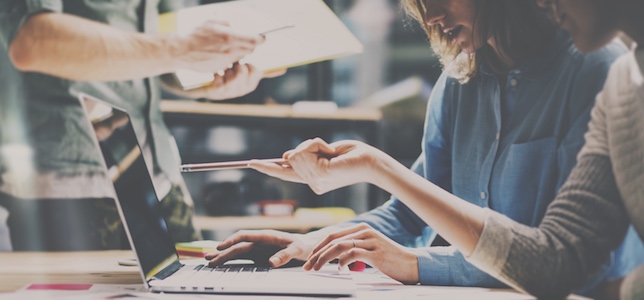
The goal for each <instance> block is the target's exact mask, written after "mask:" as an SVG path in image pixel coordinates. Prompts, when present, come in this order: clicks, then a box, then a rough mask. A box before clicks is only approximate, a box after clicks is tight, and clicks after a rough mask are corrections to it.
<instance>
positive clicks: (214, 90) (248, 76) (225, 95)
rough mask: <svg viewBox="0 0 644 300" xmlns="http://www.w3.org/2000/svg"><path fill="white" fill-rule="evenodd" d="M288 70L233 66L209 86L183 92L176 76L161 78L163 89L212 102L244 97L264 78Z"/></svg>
mask: <svg viewBox="0 0 644 300" xmlns="http://www.w3.org/2000/svg"><path fill="white" fill-rule="evenodd" d="M285 73H286V69H284V70H279V71H274V72H271V73H262V72H260V71H259V70H258V69H257V68H255V67H253V66H252V65H242V64H239V63H235V64H233V66H232V68H230V69H227V70H226V71H225V72H223V73H221V74H215V78H214V80H213V81H212V83H210V84H209V85H206V86H203V87H199V88H196V89H191V90H183V89H182V88H181V87H179V83H178V82H177V81H176V79H175V78H174V76H171V75H169V74H166V75H163V76H161V79H162V85H163V88H164V89H166V90H168V91H170V92H172V93H174V94H176V95H180V96H183V97H187V98H193V99H198V98H206V99H210V100H225V99H231V98H237V97H241V96H244V95H246V94H248V93H250V92H252V91H254V90H255V89H256V88H257V85H258V84H259V81H260V80H261V79H262V78H273V77H277V76H281V75H284V74H285Z"/></svg>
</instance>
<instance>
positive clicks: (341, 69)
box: [164, 0, 441, 234]
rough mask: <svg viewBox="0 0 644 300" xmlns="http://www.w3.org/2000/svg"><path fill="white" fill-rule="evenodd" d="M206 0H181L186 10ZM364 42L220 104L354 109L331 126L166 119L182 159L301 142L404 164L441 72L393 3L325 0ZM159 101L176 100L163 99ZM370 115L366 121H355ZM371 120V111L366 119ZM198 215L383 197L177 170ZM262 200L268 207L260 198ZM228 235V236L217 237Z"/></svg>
mask: <svg viewBox="0 0 644 300" xmlns="http://www.w3.org/2000/svg"><path fill="white" fill-rule="evenodd" d="M214 2H223V1H212V0H202V1H198V0H185V6H193V5H199V4H208V3H214ZM325 3H326V4H327V5H328V6H329V7H330V8H331V9H332V10H333V11H334V12H335V13H336V14H337V15H338V17H339V18H340V19H341V20H342V21H343V22H344V23H345V24H346V26H347V27H348V28H349V29H350V30H351V32H353V34H354V35H355V36H356V37H357V38H358V39H359V40H360V42H361V43H362V44H363V46H364V52H363V53H362V54H358V55H353V56H350V57H346V58H341V59H336V60H332V61H326V62H321V63H315V64H310V65H306V66H301V67H296V68H291V69H289V70H288V72H287V73H286V75H284V76H281V77H278V78H274V79H265V80H263V81H262V82H261V84H260V86H259V88H258V89H257V90H256V91H255V92H253V93H252V94H250V95H248V96H245V97H243V98H239V99H230V100H226V101H223V102H220V103H228V104H256V105H291V104H294V103H297V102H299V101H324V102H328V104H330V103H334V104H335V105H337V107H338V109H339V110H342V109H345V108H346V109H352V111H353V112H358V113H357V114H356V118H355V120H354V119H352V117H351V114H349V116H348V117H343V118H342V119H335V120H323V119H316V120H311V119H298V118H290V119H288V120H285V119H276V118H264V117H261V116H260V117H258V116H256V115H255V116H243V115H241V116H239V115H238V116H225V115H222V116H216V117H209V118H194V117H189V118H186V117H185V116H184V117H182V116H180V115H175V114H172V113H169V114H168V115H167V116H166V121H167V123H168V126H169V127H170V129H171V132H172V133H173V135H174V137H175V139H176V140H177V144H178V145H179V152H180V153H181V157H182V160H183V163H199V162H216V161H229V160H245V159H252V158H273V157H281V155H282V153H283V152H284V151H286V150H289V149H292V148H293V147H295V146H297V145H298V144H299V143H301V142H302V141H304V140H306V139H310V138H315V137H322V138H323V139H325V140H326V141H329V142H332V141H337V140H342V139H357V140H361V141H365V142H367V143H369V144H371V145H374V146H376V147H378V148H380V149H383V150H384V151H386V152H387V153H389V154H390V155H392V156H393V157H394V158H396V159H398V160H399V161H400V162H402V163H403V164H405V165H407V166H410V165H411V164H412V163H413V161H414V160H415V159H416V158H417V157H418V155H419V153H420V142H421V138H422V131H423V126H422V124H423V119H424V114H425V106H426V103H427V99H428V97H429V94H430V92H431V87H432V85H433V83H434V82H435V81H436V79H437V78H438V76H439V75H440V72H441V69H440V65H439V62H438V61H437V59H436V57H435V56H434V55H433V53H432V51H431V48H430V46H429V43H428V41H427V37H426V36H425V34H424V32H423V30H422V29H421V28H420V27H419V26H418V24H416V23H415V21H413V20H411V19H410V18H408V17H406V16H405V14H404V12H403V10H402V8H401V6H400V3H399V1H397V0H325ZM164 98H165V99H178V97H175V96H173V95H171V94H165V95H164ZM373 111H377V112H380V115H379V116H377V117H370V118H367V120H365V119H364V118H362V119H361V118H360V115H362V114H367V112H373ZM369 115H370V116H372V115H373V114H369ZM184 178H185V181H186V184H187V185H188V189H189V190H190V191H191V195H192V197H193V199H194V200H195V206H196V209H197V214H198V215H203V216H245V215H256V214H261V213H265V211H263V210H262V208H263V206H262V205H261V204H265V203H275V202H278V203H290V204H292V205H293V206H295V207H300V208H317V207H346V208H350V209H352V210H353V211H354V212H355V213H358V214H359V213H362V212H365V211H367V210H369V209H371V208H373V207H376V206H377V205H380V204H382V203H384V202H385V201H386V200H387V199H388V198H389V195H387V194H385V193H384V192H382V191H380V190H378V189H377V188H375V187H373V186H369V185H367V184H359V185H356V186H351V187H347V188H344V189H341V190H338V191H334V192H330V193H328V194H325V195H321V196H317V195H315V194H314V193H312V192H311V191H310V189H309V188H308V187H307V186H304V185H300V184H292V183H285V182H281V181H280V180H276V179H272V178H269V177H267V176H264V175H262V174H260V173H258V172H255V171H253V170H228V171H213V172H202V173H186V174H184ZM267 201H268V202H267ZM222 234H227V233H222Z"/></svg>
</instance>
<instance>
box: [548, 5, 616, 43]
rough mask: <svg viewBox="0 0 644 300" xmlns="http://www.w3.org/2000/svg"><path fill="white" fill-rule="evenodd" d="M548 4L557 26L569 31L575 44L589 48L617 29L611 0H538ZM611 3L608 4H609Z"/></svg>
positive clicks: (607, 38)
mask: <svg viewBox="0 0 644 300" xmlns="http://www.w3.org/2000/svg"><path fill="white" fill-rule="evenodd" d="M537 2H538V3H539V5H541V6H543V7H546V8H551V9H552V11H553V13H554V14H555V19H556V20H558V22H559V24H560V25H561V27H563V28H564V29H566V30H567V31H569V32H570V34H571V35H572V37H573V40H574V42H575V46H577V48H578V49H579V50H581V51H584V52H591V51H593V50H597V49H598V48H601V47H602V46H604V45H606V44H607V43H608V42H610V41H611V40H612V39H613V38H614V37H615V36H616V35H617V33H618V28H619V25H618V21H619V13H618V11H617V10H616V7H617V5H616V4H615V3H614V0H538V1H537ZM611 3H612V4H611Z"/></svg>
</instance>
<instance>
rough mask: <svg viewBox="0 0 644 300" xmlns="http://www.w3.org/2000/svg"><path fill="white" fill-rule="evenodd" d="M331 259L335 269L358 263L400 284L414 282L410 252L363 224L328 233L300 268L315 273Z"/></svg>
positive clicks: (414, 258) (415, 259) (415, 273)
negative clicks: (365, 264) (334, 263)
mask: <svg viewBox="0 0 644 300" xmlns="http://www.w3.org/2000/svg"><path fill="white" fill-rule="evenodd" d="M335 258H338V267H339V268H342V267H344V266H347V265H349V264H350V263H352V262H355V261H357V260H359V261H363V262H365V263H367V264H369V265H371V266H372V267H374V268H376V269H378V270H380V271H381V272H383V273H384V274H386V275H388V276H389V277H391V278H393V279H395V280H398V281H400V282H402V283H405V284H416V283H418V257H417V255H416V254H415V253H414V250H412V249H409V248H407V247H403V246H401V245H399V244H397V243H396V242H394V241H392V240H390V239H389V238H387V237H386V236H385V235H384V234H382V233H381V232H379V231H377V230H375V229H373V228H372V227H371V226H369V225H368V224H366V223H361V224H358V225H355V226H352V227H348V228H344V229H342V230H339V231H337V232H335V233H332V234H329V235H328V236H327V237H326V238H325V239H323V240H322V241H321V242H320V243H319V244H318V245H317V246H315V248H313V251H311V255H309V257H308V259H307V261H306V263H304V266H303V268H304V269H305V270H316V271H318V270H320V268H322V266H323V265H325V264H327V263H328V262H330V261H332V260H333V259H335Z"/></svg>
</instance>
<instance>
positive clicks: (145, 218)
mask: <svg viewBox="0 0 644 300" xmlns="http://www.w3.org/2000/svg"><path fill="white" fill-rule="evenodd" d="M79 99H80V101H81V104H82V106H83V108H84V110H85V113H86V116H87V118H88V120H89V121H90V122H89V125H88V126H89V128H90V129H91V131H92V132H94V142H95V143H96V145H97V147H98V149H100V154H101V155H102V157H103V158H104V160H105V165H104V166H105V167H106V168H107V173H108V174H109V177H110V179H111V181H112V184H113V186H114V190H115V196H116V197H115V198H116V199H117V201H116V204H117V207H118V210H119V213H120V216H121V220H122V221H123V224H124V227H125V231H126V233H127V236H128V239H129V242H130V246H131V247H132V249H133V250H134V252H135V254H136V257H137V259H138V261H139V269H140V271H141V276H142V277H143V281H144V283H145V285H146V287H147V289H148V290H149V291H152V292H159V293H160V292H164V293H224V294H271V295H315V296H353V295H355V292H356V290H357V285H356V284H355V282H354V281H353V279H352V277H351V275H348V274H339V273H338V272H337V267H332V268H328V269H327V270H325V269H323V271H322V272H306V271H304V270H302V269H301V268H299V267H297V268H283V269H271V268H269V267H262V266H256V265H224V266H209V265H208V263H207V261H206V260H196V261H195V260H191V261H188V262H185V261H180V260H179V257H178V255H177V252H176V249H175V247H174V244H173V242H172V239H171V237H170V233H169V231H168V228H167V225H166V223H165V221H164V219H163V217H162V214H161V207H160V203H159V199H158V197H157V195H156V193H155V190H154V186H153V183H152V178H151V177H150V174H149V172H148V168H147V167H146V162H145V159H144V158H143V155H142V154H141V153H142V151H141V148H140V147H139V145H138V142H137V139H136V135H135V133H134V129H133V127H132V124H131V123H130V118H129V116H128V114H127V112H126V111H124V110H123V109H120V108H117V107H114V106H111V105H109V104H107V103H106V102H103V101H101V100H98V99H96V98H94V97H92V96H89V95H85V94H81V95H80V96H79Z"/></svg>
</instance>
